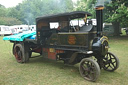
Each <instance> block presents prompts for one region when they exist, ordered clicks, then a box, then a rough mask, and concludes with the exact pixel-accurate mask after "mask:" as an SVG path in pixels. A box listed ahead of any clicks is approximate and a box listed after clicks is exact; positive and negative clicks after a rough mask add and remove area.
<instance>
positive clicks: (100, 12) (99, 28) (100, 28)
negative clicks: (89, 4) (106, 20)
mask: <svg viewBox="0 0 128 85" xmlns="http://www.w3.org/2000/svg"><path fill="white" fill-rule="evenodd" d="M95 9H96V20H97V36H98V37H101V36H102V31H103V9H104V6H102V5H99V6H96V8H95Z"/></svg>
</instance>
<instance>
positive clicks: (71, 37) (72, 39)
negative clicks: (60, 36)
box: [68, 35, 76, 45]
mask: <svg viewBox="0 0 128 85" xmlns="http://www.w3.org/2000/svg"><path fill="white" fill-rule="evenodd" d="M68 43H69V44H70V45H75V44H76V37H75V36H74V35H69V36H68Z"/></svg>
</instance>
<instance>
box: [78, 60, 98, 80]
mask: <svg viewBox="0 0 128 85" xmlns="http://www.w3.org/2000/svg"><path fill="white" fill-rule="evenodd" d="M79 71H80V74H81V76H82V77H83V78H84V79H86V80H89V81H96V80H97V79H98V77H99V75H100V67H99V65H98V63H97V62H96V61H94V60H93V59H90V58H84V59H82V60H81V62H80V66H79Z"/></svg>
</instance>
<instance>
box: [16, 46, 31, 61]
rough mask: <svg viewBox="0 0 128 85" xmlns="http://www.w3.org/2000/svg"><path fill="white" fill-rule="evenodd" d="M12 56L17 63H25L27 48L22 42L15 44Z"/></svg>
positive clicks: (27, 56) (27, 58)
mask: <svg viewBox="0 0 128 85" xmlns="http://www.w3.org/2000/svg"><path fill="white" fill-rule="evenodd" d="M14 56H15V58H16V60H17V62H18V63H25V62H27V61H28V60H29V55H28V50H27V49H26V47H25V46H23V45H22V44H16V45H15V47H14Z"/></svg>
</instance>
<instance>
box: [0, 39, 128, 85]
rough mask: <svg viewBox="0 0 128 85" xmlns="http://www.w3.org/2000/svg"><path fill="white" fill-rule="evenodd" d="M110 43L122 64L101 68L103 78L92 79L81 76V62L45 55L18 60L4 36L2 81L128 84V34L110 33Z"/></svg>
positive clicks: (7, 84) (19, 84)
mask: <svg viewBox="0 0 128 85" xmlns="http://www.w3.org/2000/svg"><path fill="white" fill-rule="evenodd" d="M109 43H110V49H109V51H111V52H113V53H114V54H116V55H117V56H118V57H119V60H120V66H119V68H118V69H117V70H116V71H115V72H107V71H104V70H101V75H100V77H99V79H98V80H97V81H96V82H89V81H86V80H84V79H83V78H82V77H81V76H80V74H79V70H78V66H79V64H77V65H75V66H67V65H64V64H63V63H62V62H55V61H50V60H47V59H44V58H43V57H37V58H31V59H30V61H29V63H26V64H19V63H17V62H16V60H15V58H14V56H13V55H12V44H11V43H10V42H8V41H3V40H2V37H0V85H128V37H114V38H113V37H110V38H109ZM35 55H37V54H33V56H35Z"/></svg>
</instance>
